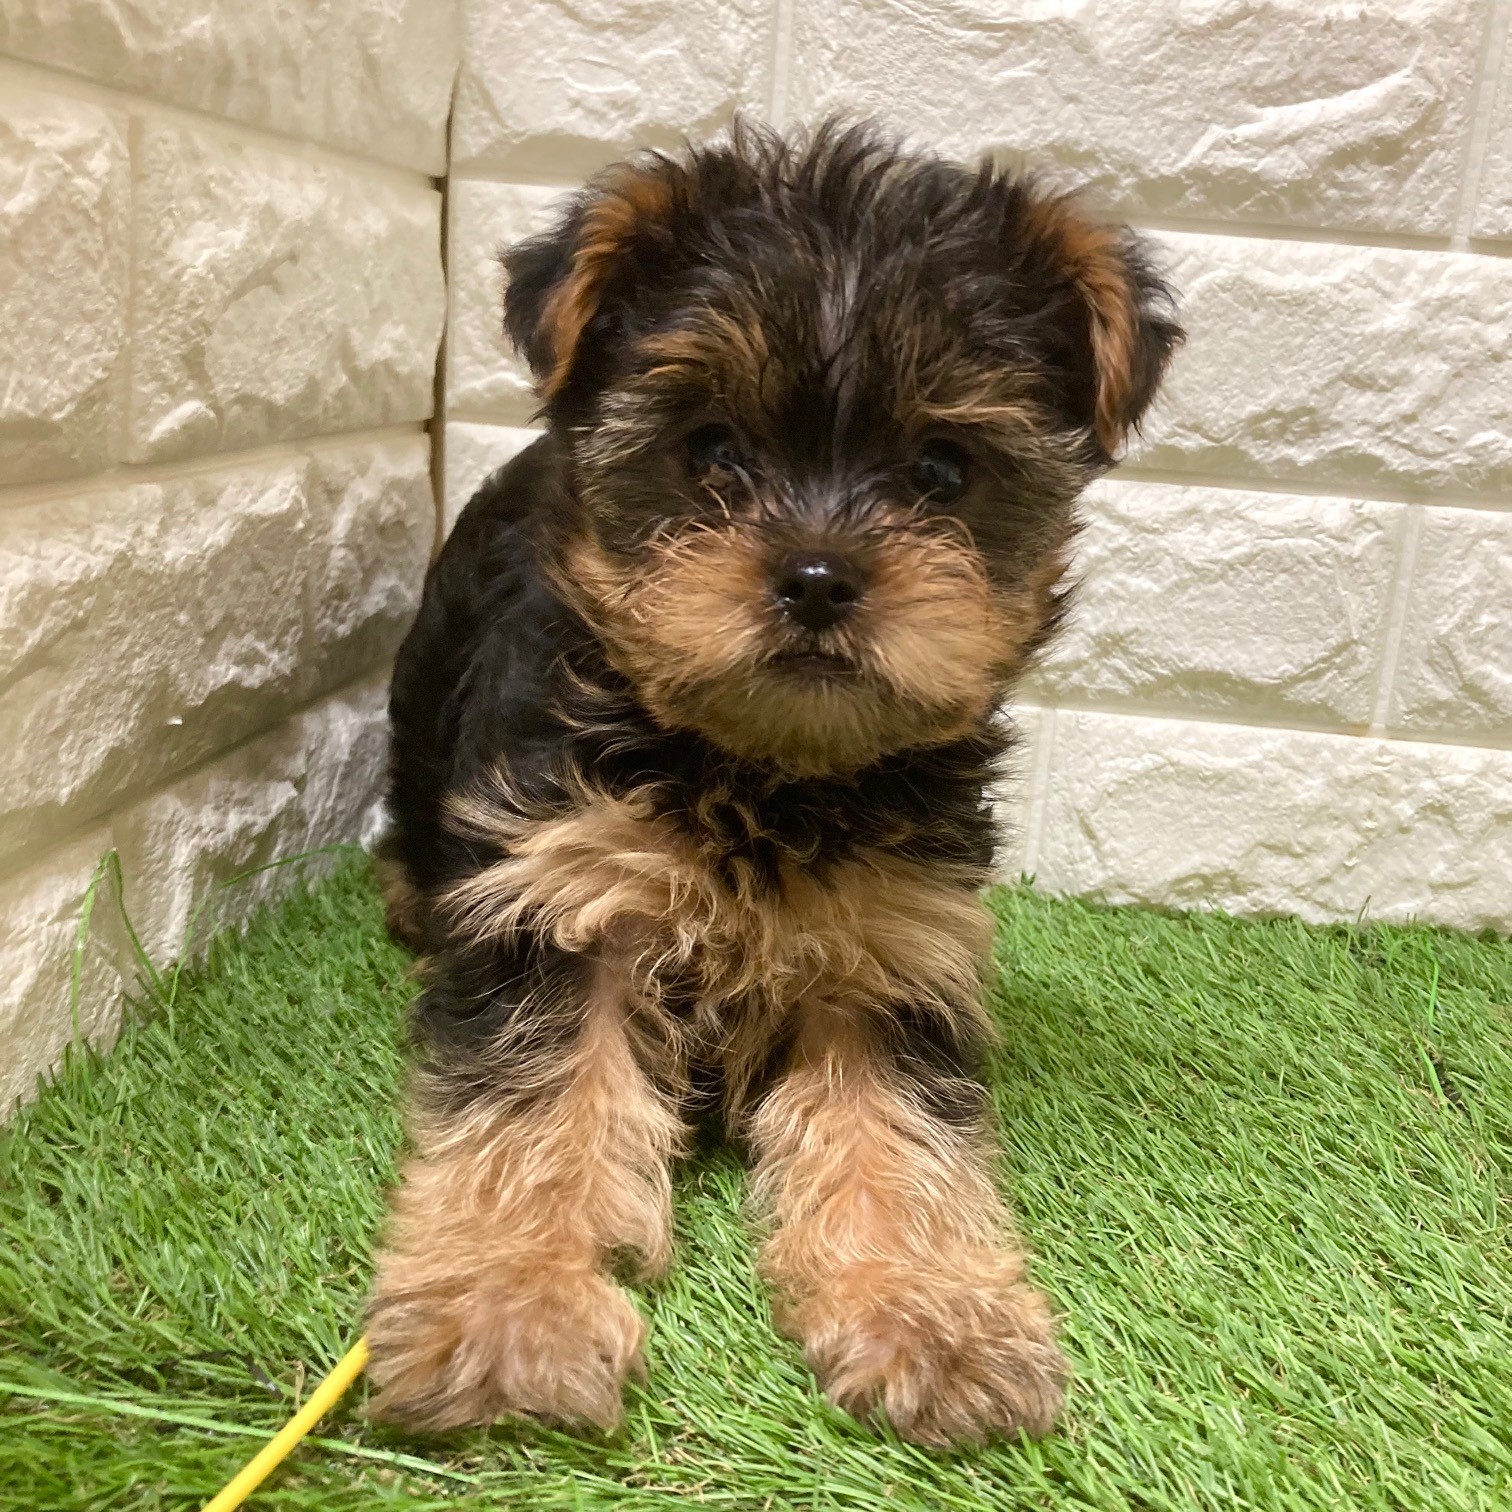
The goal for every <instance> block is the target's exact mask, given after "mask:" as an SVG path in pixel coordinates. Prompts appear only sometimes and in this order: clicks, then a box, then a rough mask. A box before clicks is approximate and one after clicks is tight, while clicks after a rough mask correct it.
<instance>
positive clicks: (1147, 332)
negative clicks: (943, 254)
mask: <svg viewBox="0 0 1512 1512" xmlns="http://www.w3.org/2000/svg"><path fill="white" fill-rule="evenodd" d="M1021 204H1022V206H1023V208H1022V220H1021V227H1020V234H1021V235H1022V236H1023V238H1024V240H1025V243H1026V251H1027V252H1028V254H1029V256H1030V258H1031V260H1032V261H1033V262H1034V263H1035V264H1036V265H1037V267H1038V271H1040V273H1041V276H1044V277H1047V278H1048V279H1049V281H1050V282H1051V284H1052V285H1057V286H1059V287H1060V289H1061V290H1062V291H1063V293H1064V294H1065V295H1068V296H1069V299H1067V300H1066V301H1065V303H1063V305H1062V319H1061V320H1060V321H1059V322H1058V324H1060V326H1061V327H1062V335H1063V339H1064V340H1065V341H1066V342H1067V343H1068V345H1069V351H1070V359H1071V365H1072V368H1073V375H1074V378H1075V380H1076V381H1074V382H1073V384H1072V386H1071V390H1070V392H1071V394H1072V395H1073V396H1074V397H1073V401H1072V402H1073V405H1074V407H1075V408H1076V409H1077V410H1079V411H1082V413H1078V414H1077V416H1076V418H1077V420H1078V421H1079V422H1080V423H1082V424H1085V425H1086V426H1087V427H1088V428H1089V429H1090V430H1091V433H1092V435H1093V436H1094V437H1095V438H1096V441H1097V444H1098V446H1099V448H1100V449H1101V450H1102V452H1103V454H1104V455H1105V456H1106V457H1107V458H1109V459H1111V458H1112V457H1113V456H1114V455H1115V454H1116V453H1117V451H1118V449H1119V448H1120V447H1121V446H1122V445H1123V443H1124V442H1125V441H1126V440H1127V439H1128V436H1129V433H1130V432H1131V431H1133V430H1135V429H1137V428H1138V425H1139V422H1140V420H1141V419H1142V418H1143V417H1144V414H1145V411H1146V410H1147V409H1148V408H1149V407H1150V403H1151V401H1152V400H1153V399H1154V398H1155V392H1156V390H1157V389H1158V388H1159V387H1160V380H1161V378H1162V377H1163V376H1164V374H1165V370H1166V366H1167V364H1168V363H1169V362H1170V360H1171V356H1172V354H1173V353H1174V352H1175V350H1176V348H1177V347H1178V346H1179V345H1180V344H1181V342H1182V341H1183V340H1184V337H1185V333H1184V332H1183V331H1182V329H1181V326H1180V325H1179V324H1178V323H1177V320H1176V302H1175V298H1174V296H1173V295H1172V293H1171V290H1170V288H1169V287H1168V286H1167V285H1166V283H1165V281H1164V280H1163V279H1162V278H1161V277H1160V275H1159V274H1158V273H1157V272H1156V271H1155V269H1154V267H1153V266H1152V264H1151V262H1150V259H1149V254H1148V252H1147V250H1146V248H1145V246H1144V244H1143V243H1142V242H1141V241H1140V239H1139V237H1138V236H1136V235H1135V233H1134V232H1133V231H1131V230H1130V229H1129V228H1128V227H1127V226H1119V225H1109V224H1106V223H1104V222H1101V221H1099V220H1097V219H1096V218H1095V217H1094V216H1092V215H1090V214H1089V213H1088V212H1087V211H1086V210H1085V209H1084V208H1083V207H1082V206H1081V204H1080V203H1079V202H1078V200H1077V199H1076V197H1075V196H1073V195H1055V196H1049V197H1038V196H1036V195H1033V194H1032V193H1031V194H1030V195H1028V196H1026V199H1025V201H1021Z"/></svg>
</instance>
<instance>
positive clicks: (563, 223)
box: [504, 159, 676, 403]
mask: <svg viewBox="0 0 1512 1512" xmlns="http://www.w3.org/2000/svg"><path fill="white" fill-rule="evenodd" d="M675 201H676V190H675V186H674V183H673V179H672V165H671V164H669V163H667V162H666V161H665V160H662V159H652V160H650V161H649V162H647V163H645V164H620V165H618V166H617V167H614V168H611V169H609V170H608V171H607V172H606V173H605V174H603V175H602V176H601V177H600V178H598V179H597V180H596V181H595V182H594V183H592V184H590V185H589V187H588V188H587V189H586V190H584V191H583V193H582V194H580V195H578V196H577V198H576V199H574V200H573V201H572V203H571V204H570V205H569V206H568V208H567V209H566V211H565V212H564V213H563V214H562V216H561V218H560V219H559V220H558V221H557V223H556V225H554V226H553V227H552V228H551V229H550V230H549V231H547V232H545V233H544V234H543V235H541V236H536V237H532V238H531V239H530V240H529V241H525V242H521V243H519V245H517V246H515V247H511V248H510V249H509V251H508V252H506V253H505V254H504V271H505V275H506V278H507V284H506V289H505V294H504V332H505V334H506V335H507V336H508V337H509V339H510V341H512V342H513V343H514V346H515V348H516V350H517V351H519V352H520V354H521V355H522V356H523V357H524V358H525V360H526V361H527V362H528V363H529V364H530V369H531V372H532V373H533V374H534V375H535V380H536V391H537V392H538V393H539V394H540V396H541V398H542V399H543V400H545V401H546V402H547V403H550V401H551V400H553V399H555V398H556V397H557V396H558V395H559V394H560V393H561V392H562V391H563V390H564V389H565V388H566V387H567V385H568V383H569V382H570V381H571V380H572V378H573V377H574V375H575V374H576V373H577V372H579V371H580V369H581V368H582V366H583V364H584V359H585V357H586V356H587V355H588V354H589V350H590V348H591V347H592V345H593V343H594V341H595V340H596V338H598V337H599V336H601V335H605V334H608V333H609V332H610V331H612V329H613V328H614V325H615V315H616V311H617V308H618V306H619V305H620V304H621V303H622V302H623V300H624V299H625V298H626V297H627V296H628V294H629V293H630V291H631V290H632V288H633V287H634V285H635V282H636V277H637V269H638V266H639V265H641V264H643V263H645V262H646V261H647V260H648V259H655V258H657V256H658V255H665V253H666V252H667V250H668V249H669V246H670V227H669V222H670V219H671V216H672V213H673V210H674V206H675Z"/></svg>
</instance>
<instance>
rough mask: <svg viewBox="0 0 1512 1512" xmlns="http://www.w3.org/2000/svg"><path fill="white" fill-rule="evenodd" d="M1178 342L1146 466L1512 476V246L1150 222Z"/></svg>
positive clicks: (1382, 479) (1382, 477)
mask: <svg viewBox="0 0 1512 1512" xmlns="http://www.w3.org/2000/svg"><path fill="white" fill-rule="evenodd" d="M1162 241H1163V243H1164V251H1165V261H1166V266H1167V268H1168V270H1169V271H1170V273H1171V276H1172V279H1173V282H1174V283H1175V285H1176V287H1177V288H1178V290H1179V291H1180V292H1181V294H1182V297H1183V314H1184V317H1185V321H1186V325H1187V329H1188V332H1189V334H1190V340H1189V342H1188V344H1187V346H1186V348H1185V349H1184V350H1183V351H1182V353H1181V354H1180V355H1179V356H1178V358H1177V359H1176V362H1175V365H1174V367H1173V369H1172V373H1171V378H1170V382H1169V385H1168V388H1167V390H1166V395H1165V398H1164V399H1163V400H1161V401H1160V402H1159V403H1158V404H1157V406H1156V413H1155V414H1154V415H1153V416H1152V418H1151V420H1150V423H1149V425H1148V426H1147V427H1146V430H1147V435H1148V445H1147V447H1146V449H1145V451H1144V453H1143V455H1142V457H1141V460H1142V461H1144V462H1147V463H1153V464H1156V465H1162V466H1166V467H1173V468H1182V469H1197V470H1201V471H1205V472H1210V473H1223V474H1229V475H1233V476H1236V477H1239V478H1244V477H1272V478H1292V479H1307V480H1311V481H1314V482H1318V483H1327V484H1329V485H1334V484H1339V485H1343V487H1344V491H1348V485H1350V484H1361V483H1363V484H1366V485H1374V486H1381V485H1385V486H1391V487H1397V488H1416V489H1425V490H1426V489H1442V488H1458V489H1464V490H1469V491H1472V492H1481V491H1493V490H1496V489H1506V488H1509V487H1512V426H1509V424H1508V417H1509V415H1512V259H1505V258H1497V257H1480V256H1474V255H1471V254H1467V253H1466V254H1462V253H1452V252H1409V251H1402V250H1398V249H1394V248H1385V247H1358V246H1327V245H1321V244H1318V243H1314V242H1279V241H1265V240H1254V239H1249V238H1231V237H1213V236H1175V235H1172V236H1165V237H1163V238H1162Z"/></svg>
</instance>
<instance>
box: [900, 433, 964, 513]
mask: <svg viewBox="0 0 1512 1512" xmlns="http://www.w3.org/2000/svg"><path fill="white" fill-rule="evenodd" d="M970 472H971V458H970V457H968V456H967V455H966V453H965V451H964V450H963V449H962V448H961V447H959V446H957V445H955V443H954V442H951V441H926V442H925V443H924V445H923V446H922V447H921V448H920V449H919V455H918V456H917V457H915V458H914V464H913V467H912V469H911V474H912V477H913V484H914V487H915V488H917V489H918V490H919V492H920V493H921V494H922V495H923V496H924V498H925V499H927V500H928V501H929V502H930V503H931V504H953V503H954V502H955V501H956V500H957V499H959V498H960V497H961V495H962V494H963V493H965V492H966V479H967V477H968V475H969V474H970Z"/></svg>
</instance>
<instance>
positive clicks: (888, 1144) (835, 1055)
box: [752, 1006, 1067, 1445]
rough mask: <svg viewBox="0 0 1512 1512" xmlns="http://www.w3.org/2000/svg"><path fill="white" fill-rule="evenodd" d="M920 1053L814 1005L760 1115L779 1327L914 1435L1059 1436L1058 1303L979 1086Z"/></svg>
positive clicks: (769, 1262)
mask: <svg viewBox="0 0 1512 1512" xmlns="http://www.w3.org/2000/svg"><path fill="white" fill-rule="evenodd" d="M918 1032H919V1031H918V1029H917V1027H916V1028H915V1029H914V1030H913V1031H912V1033H913V1034H914V1035H915V1036H917V1034H918ZM918 1049H919V1047H917V1046H911V1045H910V1044H909V1033H908V1032H905V1031H904V1030H903V1029H901V1028H900V1026H899V1025H897V1024H896V1023H893V1024H891V1025H889V1024H887V1023H886V1022H885V1021H882V1020H880V1019H870V1020H868V1019H866V1018H859V1017H857V1016H853V1015H846V1014H842V1013H839V1012H838V1011H836V1010H834V1009H830V1008H827V1007H823V1006H820V1007H812V1008H809V1009H807V1010H806V1011H805V1012H804V1013H803V1016H802V1021H801V1024H800V1028H799V1034H798V1040H797V1043H796V1046H795V1049H794V1051H793V1053H792V1057H791V1060H790V1062H789V1064H788V1067H787V1069H786V1071H785V1073H784V1075H783V1076H782V1077H781V1078H780V1080H779V1081H778V1083H777V1084H776V1086H775V1087H774V1088H773V1089H772V1091H771V1092H770V1093H769V1094H768V1095H767V1097H766V1099H765V1100H764V1102H763V1103H762V1104H761V1105H760V1107H759V1108H758V1109H757V1112H756V1115H755V1117H754V1120H753V1123H752V1136H753V1141H754V1144H755V1147H756V1151H757V1156H758V1164H757V1170H756V1179H757V1190H758V1193H759V1194H760V1195H761V1196H762V1197H763V1198H764V1200H765V1202H766V1205H767V1206H768V1208H769V1210H770V1212H771V1214H772V1217H773V1218H774V1219H775V1223H776V1227H775V1230H774V1232H773V1234H772V1236H771V1238H770V1239H769V1241H768V1242H767V1244H766V1246H765V1248H764V1250H763V1255H762V1259H763V1269H764V1272H765V1275H766V1277H767V1279H768V1281H769V1282H770V1283H771V1285H772V1286H773V1288H774V1290H775V1291H776V1293H777V1316H778V1321H779V1324H780V1325H781V1326H782V1328H783V1331H784V1332H786V1333H788V1334H789V1335H790V1336H791V1337H793V1338H796V1339H798V1340H799V1341H800V1342H801V1343H802V1344H803V1346H804V1350H805V1354H806V1356H807V1358H808V1361H809V1363H810V1365H812V1367H813V1368H814V1371H815V1372H816V1374H817V1375H818V1376H819V1378H820V1381H821V1383H822V1384H823V1385H824V1387H825V1389H826V1391H827V1392H828V1394H829V1396H830V1398H831V1400H832V1401H834V1402H835V1403H836V1404H837V1405H839V1406H841V1407H844V1408H846V1409H847V1410H848V1411H850V1412H853V1413H855V1414H856V1415H858V1416H861V1415H864V1414H866V1413H867V1412H869V1411H872V1410H875V1409H878V1408H880V1409H882V1410H883V1411H885V1412H886V1414H887V1417H888V1418H889V1420H890V1421H891V1422H892V1424H893V1427H894V1428H895V1429H896V1430H897V1431H898V1432H899V1433H900V1434H902V1435H903V1436H904V1437H906V1438H911V1439H914V1440H916V1441H917V1442H919V1443H924V1444H932V1445H945V1444H951V1443H960V1442H963V1441H966V1442H969V1441H974V1440H979V1439H981V1438H982V1437H983V1436H984V1435H985V1434H987V1433H988V1432H1003V1433H1011V1432H1014V1431H1016V1430H1018V1429H1020V1428H1022V1429H1025V1430H1027V1431H1028V1432H1030V1433H1043V1432H1045V1431H1046V1430H1047V1429H1048V1428H1049V1427H1050V1425H1051V1423H1052V1422H1053V1421H1054V1419H1055V1416H1056V1414H1057V1413H1058V1411H1059V1410H1060V1407H1061V1403H1062V1401H1063V1399H1064V1395H1065V1381H1066V1375H1067V1370H1066V1365H1065V1361H1064V1358H1063V1357H1062V1355H1061V1353H1060V1351H1059V1350H1058V1349H1057V1347H1056V1345H1055V1341H1054V1337H1053V1334H1052V1330H1051V1323H1050V1313H1049V1309H1048V1307H1047V1306H1046V1303H1045V1300H1044V1298H1043V1297H1042V1296H1041V1295H1040V1294H1039V1293H1038V1292H1036V1291H1034V1290H1033V1289H1032V1288H1031V1287H1030V1286H1028V1285H1027V1284H1026V1283H1025V1281H1024V1262H1023V1256H1022V1254H1021V1252H1020V1251H1019V1250H1018V1249H1017V1247H1016V1246H1015V1244H1014V1242H1013V1239H1012V1234H1011V1229H1010V1225H1009V1220H1008V1214H1007V1212H1006V1210H1005V1209H1004V1207H1003V1206H1002V1204H1001V1202H1000V1201H999V1199H998V1197H997V1194H996V1192H995V1191H994V1189H993V1186H992V1182H991V1180H990V1178H989V1176H988V1174H987V1168H986V1162H985V1159H984V1156H983V1151H982V1149H981V1131H980V1129H979V1128H978V1127H976V1124H977V1121H978V1118H979V1115H980V1101H979V1099H977V1098H975V1097H973V1095H972V1092H973V1087H972V1084H971V1083H969V1082H964V1081H962V1080H959V1079H956V1078H954V1077H950V1076H942V1075H941V1074H940V1073H939V1072H937V1071H936V1070H933V1069H931V1068H930V1064H929V1063H930V1061H931V1060H934V1059H937V1057H934V1056H932V1055H930V1054H928V1053H924V1054H920V1053H918Z"/></svg>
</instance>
